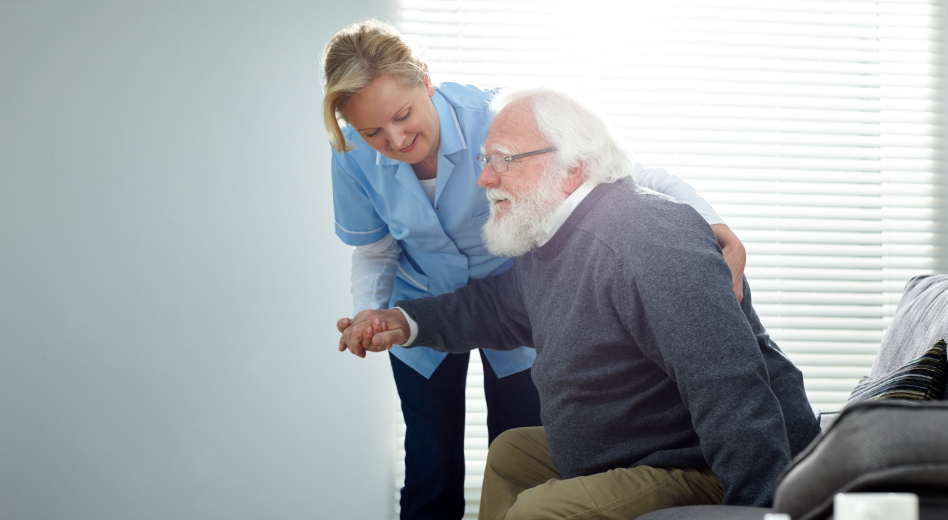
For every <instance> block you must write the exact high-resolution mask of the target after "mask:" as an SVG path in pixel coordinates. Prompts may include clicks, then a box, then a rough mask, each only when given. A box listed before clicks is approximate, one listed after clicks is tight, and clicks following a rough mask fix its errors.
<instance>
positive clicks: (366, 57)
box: [322, 20, 427, 152]
mask: <svg viewBox="0 0 948 520" xmlns="http://www.w3.org/2000/svg"><path fill="white" fill-rule="evenodd" d="M322 62H323V125H325V126H326V133H327V134H328V135H329V143H330V144H331V145H332V147H333V149H335V150H336V151H338V152H348V151H349V150H352V146H351V145H350V144H349V143H347V142H346V138H345V136H343V135H342V129H341V128H340V127H339V120H340V119H342V111H343V110H345V108H346V105H347V104H348V103H349V101H351V100H352V98H353V96H355V95H356V94H358V93H359V92H362V91H363V90H365V89H366V88H368V86H369V85H370V84H371V83H372V80H374V79H375V78H377V77H379V76H393V77H394V78H395V79H396V80H397V81H398V82H399V83H400V84H401V85H402V86H403V87H405V88H414V87H416V86H418V85H419V84H420V83H422V82H423V81H424V78H425V74H427V67H426V66H425V63H424V61H422V59H421V53H420V52H419V51H418V50H416V49H415V48H413V47H412V46H411V45H409V44H408V42H406V41H405V39H404V38H403V37H402V35H401V34H400V33H399V32H398V31H397V30H395V28H394V27H392V26H391V25H388V24H387V23H385V22H381V21H379V20H366V21H364V22H358V23H354V24H352V25H349V26H348V27H346V28H345V29H343V30H341V31H339V32H338V33H336V35H335V36H333V38H332V40H330V41H329V43H327V44H326V48H325V50H324V51H323V55H322Z"/></svg>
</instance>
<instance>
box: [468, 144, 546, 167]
mask: <svg viewBox="0 0 948 520" xmlns="http://www.w3.org/2000/svg"><path fill="white" fill-rule="evenodd" d="M555 151H556V147H555V146H551V147H550V148H543V149H542V150H534V151H532V152H527V153H518V154H514V155H504V154H502V153H492V154H489V155H488V154H483V153H479V154H477V155H475V156H474V158H475V159H477V164H479V165H480V167H481V169H482V170H483V169H484V168H486V167H487V165H488V164H490V167H491V169H492V170H494V173H504V172H506V171H507V170H509V169H510V167H509V166H508V164H509V163H510V161H516V160H517V159H523V158H524V157H530V156H531V155H540V154H541V153H550V152H555ZM495 155H499V156H501V157H503V158H504V171H502V172H499V171H497V168H496V167H495V166H494V161H492V160H490V158H491V157H493V156H495Z"/></svg>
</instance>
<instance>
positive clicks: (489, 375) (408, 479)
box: [389, 351, 540, 520]
mask: <svg viewBox="0 0 948 520" xmlns="http://www.w3.org/2000/svg"><path fill="white" fill-rule="evenodd" d="M478 352H480V351H478ZM480 355H481V361H482V362H483V364H484V396H485V398H486V400H487V434H488V439H489V442H493V441H494V438H495V437H497V436H498V435H500V434H501V433H503V432H504V431H506V430H509V429H511V428H520V427H523V426H540V398H539V396H538V395H537V389H536V387H535V386H533V380H532V379H531V378H530V370H529V369H528V370H524V371H523V372H518V373H516V374H511V375H509V376H507V377H504V378H498V377H497V375H496V374H495V373H494V370H493V369H492V368H491V366H490V363H489V362H488V361H487V358H486V357H485V356H484V353H483V352H480ZM389 360H391V363H392V372H393V373H394V375H395V386H396V387H397V388H398V396H399V398H401V401H402V414H403V415H404V416H405V426H406V431H405V486H404V487H403V488H402V493H401V502H400V503H401V519H402V520H429V519H430V520H457V519H460V518H461V517H463V516H464V412H465V410H464V403H465V387H466V386H467V364H468V361H469V360H470V354H449V355H448V357H446V358H445V359H444V361H443V362H442V363H441V365H439V366H438V368H437V369H436V370H435V371H434V374H432V375H431V378H430V379H426V378H425V377H424V376H422V375H421V374H419V373H418V372H415V370H413V369H412V368H410V367H409V366H408V365H406V364H405V363H403V362H402V361H401V360H399V359H398V358H396V357H395V356H392V355H391V354H389Z"/></svg>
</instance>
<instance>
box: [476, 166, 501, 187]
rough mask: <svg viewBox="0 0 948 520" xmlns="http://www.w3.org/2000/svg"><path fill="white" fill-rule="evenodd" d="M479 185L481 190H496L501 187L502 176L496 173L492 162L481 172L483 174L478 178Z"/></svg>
mask: <svg viewBox="0 0 948 520" xmlns="http://www.w3.org/2000/svg"><path fill="white" fill-rule="evenodd" d="M477 185H478V186H480V187H481V188H496V187H497V186H499V185H500V176H499V175H497V172H495V171H494V167H493V166H491V165H490V161H488V162H487V164H486V165H485V166H484V169H483V170H481V174H480V175H479V176H478V177H477Z"/></svg>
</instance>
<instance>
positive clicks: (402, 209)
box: [332, 83, 536, 377]
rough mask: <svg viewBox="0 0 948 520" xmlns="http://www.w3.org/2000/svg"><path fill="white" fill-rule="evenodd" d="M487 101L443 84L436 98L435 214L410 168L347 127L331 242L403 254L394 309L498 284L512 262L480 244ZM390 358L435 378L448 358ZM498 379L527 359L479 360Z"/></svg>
mask: <svg viewBox="0 0 948 520" xmlns="http://www.w3.org/2000/svg"><path fill="white" fill-rule="evenodd" d="M490 95H491V91H489V90H484V89H481V88H478V87H474V86H471V85H460V84H457V83H445V84H443V85H441V86H440V87H438V88H436V89H435V93H434V96H432V98H431V99H432V101H433V102H434V105H435V108H436V109H437V110H438V118H439V120H440V125H441V144H440V147H439V149H438V177H437V184H436V189H435V200H434V204H433V205H432V203H431V201H430V200H429V199H428V196H427V195H425V191H424V189H423V188H422V186H421V183H420V182H419V181H418V177H416V176H415V171H414V170H413V169H412V167H411V165H410V164H406V163H404V162H401V161H396V160H394V159H389V158H388V157H385V156H384V155H382V154H381V153H379V152H377V151H375V150H373V149H372V148H371V147H370V146H369V145H368V144H366V142H365V141H364V140H363V139H362V137H361V136H360V135H359V133H358V132H356V131H355V130H354V129H353V128H352V127H351V126H347V127H345V128H343V134H344V135H345V137H346V140H347V141H348V142H349V143H351V144H352V145H353V146H354V149H353V150H351V151H349V152H346V153H339V152H336V151H335V150H333V153H332V191H333V206H334V211H335V218H336V235H338V236H339V238H340V239H342V241H343V242H345V243H346V244H349V245H352V246H360V245H366V244H372V243H374V242H377V241H379V240H381V239H382V238H384V237H385V235H386V234H388V233H391V234H392V236H393V237H394V238H395V239H396V240H398V241H399V242H400V244H401V246H402V253H401V256H400V257H399V260H398V269H397V271H396V273H395V286H394V289H393V291H392V298H391V300H390V301H389V305H390V306H391V305H392V304H394V303H395V302H397V301H399V300H412V299H415V298H421V297H426V296H437V295H439V294H444V293H449V292H453V291H454V290H455V289H457V288H458V287H463V286H465V285H467V284H468V281H469V280H471V279H478V278H487V277H490V276H496V275H498V274H501V273H503V272H506V271H507V270H508V269H510V267H511V265H512V260H511V259H510V258H507V257H496V256H491V254H490V253H488V252H487V249H486V248H485V247H484V244H483V243H482V242H481V227H482V226H483V225H484V223H485V222H486V221H487V218H488V216H489V214H490V212H489V208H488V202H487V195H486V192H485V190H484V188H481V187H480V186H478V185H477V177H478V175H480V168H479V167H478V165H477V160H476V159H475V155H476V154H477V153H478V152H479V151H480V147H481V145H482V144H483V143H484V141H485V140H486V138H487V131H488V129H489V127H490V123H491V119H492V117H493V116H492V114H491V113H490V111H489V110H488V108H487V101H488V99H489V98H490ZM391 352H392V354H393V355H394V356H395V357H397V358H398V359H400V360H401V361H402V362H404V363H405V364H406V365H408V366H410V367H411V368H413V369H414V370H416V371H418V373H420V374H421V375H423V376H425V377H431V374H433V373H434V371H435V369H436V368H438V365H440V364H441V362H442V360H444V358H445V356H447V354H445V353H442V352H435V351H434V350H431V349H429V348H412V349H404V348H402V347H398V346H396V347H392V351H391ZM484 353H485V354H486V356H487V359H488V361H489V362H490V364H491V367H492V368H493V369H494V372H495V373H496V374H497V376H498V377H504V376H507V375H510V374H514V373H517V372H520V371H523V370H526V369H527V368H530V366H531V365H532V364H533V359H534V357H536V353H535V351H534V350H533V349H529V348H526V347H520V348H518V349H516V350H512V351H504V352H502V351H495V350H485V351H484Z"/></svg>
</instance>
